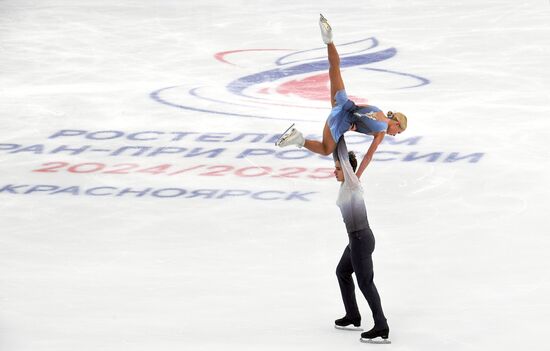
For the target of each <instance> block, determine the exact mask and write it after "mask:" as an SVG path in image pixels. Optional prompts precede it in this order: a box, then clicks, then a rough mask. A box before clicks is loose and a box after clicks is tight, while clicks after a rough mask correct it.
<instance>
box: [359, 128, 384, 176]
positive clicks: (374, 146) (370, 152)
mask: <svg viewBox="0 0 550 351" xmlns="http://www.w3.org/2000/svg"><path fill="white" fill-rule="evenodd" d="M385 135H386V133H384V132H380V133H376V134H375V135H374V139H372V143H371V144H370V147H369V150H368V151H367V153H366V154H365V156H364V157H363V160H362V161H361V164H360V165H359V168H358V169H357V178H361V174H363V171H364V170H365V168H367V166H368V165H369V163H370V161H371V160H372V157H373V156H374V153H375V152H376V149H377V148H378V145H380V143H381V142H382V140H384V136H385Z"/></svg>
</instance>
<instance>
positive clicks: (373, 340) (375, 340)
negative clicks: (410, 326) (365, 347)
mask: <svg viewBox="0 0 550 351" xmlns="http://www.w3.org/2000/svg"><path fill="white" fill-rule="evenodd" d="M389 335H390V328H384V329H375V328H372V329H371V330H369V331H367V332H364V333H361V339H359V341H361V342H366V343H369V344H391V341H390V339H389Z"/></svg>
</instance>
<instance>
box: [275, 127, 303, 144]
mask: <svg viewBox="0 0 550 351" xmlns="http://www.w3.org/2000/svg"><path fill="white" fill-rule="evenodd" d="M304 143H305V139H304V136H303V135H302V133H301V132H299V131H298V130H297V129H296V128H294V123H292V125H291V126H290V127H288V128H287V130H285V132H284V133H283V134H282V135H281V136H280V137H279V139H277V141H276V142H275V146H279V147H285V146H289V145H296V146H298V147H302V146H304Z"/></svg>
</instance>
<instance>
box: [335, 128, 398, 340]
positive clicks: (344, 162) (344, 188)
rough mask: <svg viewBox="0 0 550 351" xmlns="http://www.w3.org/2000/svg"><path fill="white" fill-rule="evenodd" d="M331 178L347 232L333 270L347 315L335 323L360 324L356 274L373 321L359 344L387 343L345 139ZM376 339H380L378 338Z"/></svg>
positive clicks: (370, 248) (360, 199)
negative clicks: (339, 183) (335, 186)
mask: <svg viewBox="0 0 550 351" xmlns="http://www.w3.org/2000/svg"><path fill="white" fill-rule="evenodd" d="M333 158H334V164H335V169H334V175H335V176H336V180H337V181H339V182H341V183H342V184H341V185H340V192H339V194H338V200H337V201H336V204H337V205H338V207H340V211H341V212H342V217H343V219H344V223H345V224H346V229H347V232H348V238H349V244H348V246H346V248H345V250H344V253H343V255H342V258H341V259H340V262H339V263H338V267H337V268H336V276H337V277H338V283H339V284H340V292H341V293H342V300H343V301H344V307H345V309H346V315H345V316H344V317H343V318H340V319H338V320H336V321H335V327H336V328H338V329H352V328H350V327H349V326H351V325H353V326H355V328H356V329H355V330H362V329H359V326H360V325H361V314H360V313H359V309H358V307H357V301H356V299H355V286H354V284H353V279H352V276H351V274H352V273H354V272H355V277H356V279H357V284H358V285H359V289H360V290H361V292H362V293H363V295H364V296H365V298H366V299H367V302H368V304H369V307H370V309H371V311H372V316H373V318H374V327H373V328H372V329H371V330H369V331H367V332H364V333H362V334H361V339H360V340H361V341H362V342H367V343H384V344H389V343H390V341H389V340H388V336H389V332H390V329H389V327H388V323H387V321H386V317H385V316H384V312H383V311H382V305H381V303H380V296H379V295H378V290H377V289H376V286H375V285H374V280H373V278H374V271H373V265H372V252H373V251H374V235H373V234H372V231H371V229H370V226H369V221H368V219H367V210H366V207H365V201H364V200H363V188H362V187H361V183H360V182H359V178H357V175H356V174H355V168H356V167H357V160H356V159H355V154H353V152H350V153H349V154H348V150H347V147H346V141H345V139H344V136H341V137H340V140H339V141H338V143H337V145H336V150H334V152H333ZM379 337H380V338H381V339H379Z"/></svg>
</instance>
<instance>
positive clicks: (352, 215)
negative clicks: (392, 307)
mask: <svg viewBox="0 0 550 351" xmlns="http://www.w3.org/2000/svg"><path fill="white" fill-rule="evenodd" d="M319 26H320V28H321V35H322V38H323V41H324V43H325V44H327V51H328V61H329V78H330V97H331V104H332V110H331V112H330V114H329V116H328V118H327V121H326V123H325V127H324V130H323V139H322V141H321V142H319V141H316V140H307V139H305V138H304V137H303V135H302V133H300V132H299V131H298V130H297V129H296V128H293V126H294V125H292V126H291V127H290V128H289V129H288V130H287V131H285V132H284V133H283V135H282V136H281V138H280V139H279V140H278V141H277V143H276V145H278V146H280V147H285V146H289V145H295V146H298V147H305V148H307V149H308V150H310V151H312V152H315V153H318V154H321V155H329V154H330V153H333V157H334V162H335V171H334V174H335V176H336V179H337V180H338V181H339V182H342V184H341V186H340V192H339V195H338V200H337V205H338V206H339V207H340V210H341V212H342V217H343V219H344V223H345V224H346V229H347V232H348V238H349V244H348V245H347V246H346V248H345V250H344V253H343V255H342V258H341V259H340V262H339V263H338V266H337V269H336V275H337V277H338V283H339V285H340V292H341V294H342V300H343V302H344V307H345V310H346V315H345V316H344V317H343V318H340V319H338V320H336V321H335V327H336V328H339V329H352V330H353V329H354V330H362V329H360V325H361V315H360V313H359V309H358V307H357V301H356V298H355V292H354V290H355V286H354V283H353V279H352V273H354V272H355V276H356V279H357V283H358V285H359V289H360V290H361V292H362V293H363V295H364V296H365V298H366V300H367V302H368V304H369V307H370V309H371V311H372V315H373V318H374V327H373V328H372V329H371V330H369V331H367V332H364V333H362V334H361V341H363V342H370V343H389V340H388V337H389V326H388V323H387V321H386V317H385V316H384V312H383V310H382V305H381V303H380V296H379V294H378V291H377V289H376V286H375V285H374V280H373V278H374V272H373V264H372V252H373V251H374V243H375V241H374V236H373V233H372V231H371V229H370V227H369V222H368V219H367V211H366V207H365V202H364V200H363V189H362V187H361V183H360V182H359V178H360V177H361V175H362V174H363V172H364V171H365V168H366V167H367V166H368V164H369V163H370V161H371V160H372V158H373V155H374V153H375V152H376V149H377V148H378V145H380V143H381V142H382V140H383V139H384V136H385V134H389V135H392V136H395V135H396V134H400V133H401V132H403V131H404V130H405V129H406V128H407V117H406V116H405V115H404V114H402V113H399V112H396V113H392V112H388V113H387V115H386V114H384V113H383V112H382V111H381V110H380V109H379V108H377V107H376V106H372V105H361V106H357V105H356V104H355V103H354V102H353V101H351V100H349V99H348V97H347V94H346V91H345V88H344V82H343V80H342V76H341V73H340V57H339V55H338V52H337V50H336V46H335V45H334V43H333V40H332V28H331V27H330V25H329V23H328V21H327V20H326V19H325V18H324V17H323V15H321V18H320V20H319ZM349 130H353V131H358V132H360V133H364V134H369V135H372V136H373V140H372V143H371V145H370V147H369V149H368V151H367V153H366V154H365V156H364V157H363V160H362V161H361V163H360V165H359V167H358V168H357V169H356V167H357V160H356V159H355V155H354V154H353V153H352V152H350V153H348V150H347V147H346V142H345V139H344V136H343V135H344V133H345V132H347V131H349ZM379 338H381V339H379Z"/></svg>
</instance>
